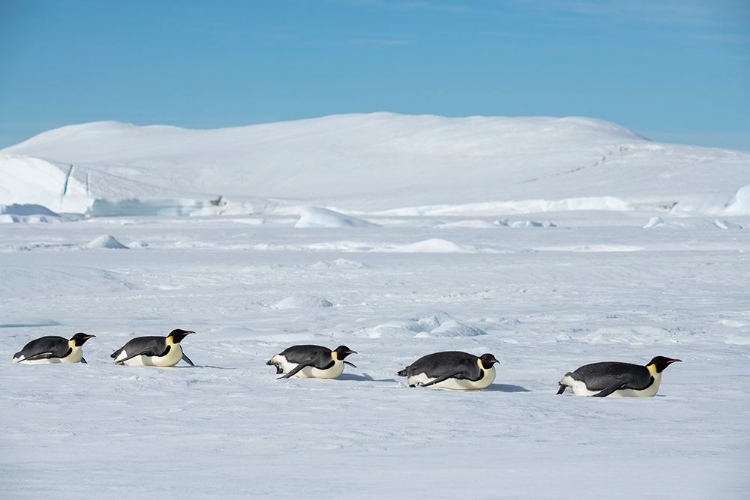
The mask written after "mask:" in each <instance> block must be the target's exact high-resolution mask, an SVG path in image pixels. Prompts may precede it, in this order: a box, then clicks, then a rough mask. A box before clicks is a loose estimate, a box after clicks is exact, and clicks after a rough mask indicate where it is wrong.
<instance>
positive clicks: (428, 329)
mask: <svg viewBox="0 0 750 500" xmlns="http://www.w3.org/2000/svg"><path fill="white" fill-rule="evenodd" d="M4 155H5V156H3V157H2V159H0V174H2V176H0V179H2V184H0V203H2V204H4V205H6V206H10V205H13V204H27V205H28V204H35V205H40V206H42V207H46V209H49V210H51V211H54V212H55V213H58V214H61V216H60V217H54V216H53V215H49V214H46V215H42V216H43V217H53V218H54V219H55V220H58V221H59V223H56V224H3V225H2V227H1V228H0V264H1V265H0V298H2V302H1V303H2V306H1V307H0V336H2V339H3V342H2V343H1V344H0V425H1V426H2V429H3V432H2V433H0V498H13V499H21V498H29V499H37V498H47V497H54V498H56V499H60V500H66V499H71V500H72V499H76V500H77V499H80V498H97V499H109V498H112V499H114V498H117V499H121V498H157V497H166V498H197V499H202V498H205V499H214V498H238V499H239V498H270V497H300V498H516V499H570V498H599V497H601V498H608V499H614V500H619V499H622V500H631V499H632V498H644V499H664V498H680V499H682V500H686V499H687V500H699V499H700V500H703V499H706V498H722V499H745V498H747V497H748V495H750V479H748V475H747V471H746V469H747V466H748V464H749V463H750V432H748V422H750V387H749V386H748V384H747V383H746V382H747V381H748V363H747V361H748V358H749V357H750V306H748V294H747V283H748V282H749V281H750V259H749V258H748V254H749V253H750V231H748V230H747V229H746V228H747V227H750V216H748V213H747V210H746V201H747V200H746V194H747V189H746V188H745V186H748V185H750V178H748V176H750V167H749V165H750V164H749V163H748V155H747V154H745V153H741V152H735V151H727V150H716V149H706V148H693V147H690V146H680V145H670V144H655V143H652V142H649V141H647V140H645V139H643V138H640V137H639V136H637V135H636V134H634V133H632V132H629V131H627V130H625V129H623V128H621V127H618V126H616V125H612V124H607V123H604V122H599V121H595V120H586V119H580V118H567V119H552V118H549V119H548V118H540V119H511V118H508V119H503V118H482V117H475V118H466V119H446V118H440V117H431V116H421V117H404V116H398V115H390V114H375V115H356V116H337V117H328V118H323V119H318V120H306V121H302V122H291V123H282V124H271V125H259V126H253V127H246V128H241V129H224V130H215V131H189V130H183V129H178V128H174V127H136V126H131V125H124V124H118V123H113V122H106V123H95V124H87V125H78V126H72V127H66V128H63V129H59V130H56V131H50V132H48V133H46V134H42V135H41V136H39V137H37V138H34V139H32V140H30V141H27V142H26V143H24V144H21V145H18V146H15V147H13V148H8V150H6V151H5V152H4ZM23 155H26V156H23ZM40 158H46V160H41V159H40ZM71 165H73V168H72V171H71V167H70V166H71ZM65 186H67V187H65ZM219 195H224V196H223V198H220V197H219ZM581 200H586V201H585V202H584V201H581ZM104 207H109V208H108V209H107V210H109V211H108V212H107V211H104V210H103V208H104ZM112 207H114V208H112ZM305 207H330V209H329V210H330V211H332V212H335V213H336V214H338V215H335V216H333V221H334V223H332V224H329V225H328V226H327V227H325V228H323V229H319V228H311V229H304V228H297V227H295V225H296V224H297V222H298V220H299V219H300V215H301V214H303V210H304V209H305ZM5 210H6V213H4V214H3V215H2V216H7V217H34V216H37V215H38V214H32V215H18V214H12V213H10V212H13V211H18V210H21V211H23V210H26V209H12V210H10V212H8V209H7V207H6V209H5ZM40 210H41V209H38V208H35V209H33V210H32V211H34V212H36V211H40ZM71 213H74V214H79V215H76V216H72V215H70V214H71ZM84 213H88V216H87V217H83V216H81V215H80V214H84ZM100 215H106V217H105V216H100ZM342 218H344V219H342ZM345 218H355V219H360V220H366V221H368V222H371V223H373V224H377V225H378V226H379V227H377V228H361V227H352V226H351V225H348V224H346V223H342V220H345ZM550 219H552V220H553V221H554V225H555V226H556V227H529V228H528V229H526V226H535V225H534V224H530V223H531V222H538V223H543V224H542V225H543V226H544V225H545V224H544V223H545V222H546V221H549V220H550ZM659 220H661V221H663V222H664V225H663V226H660V227H658V228H655V229H653V230H644V225H646V222H647V221H656V223H658V221H659ZM496 221H497V222H496ZM517 222H520V224H519V225H521V226H523V227H521V228H514V227H513V226H514V225H515V224H516V223H517ZM656 223H655V224H652V225H653V226H654V227H655V226H656V225H658V224H656ZM547 225H548V226H551V224H547ZM722 226H723V228H722ZM102 235H112V236H113V238H114V239H116V240H118V241H120V242H124V243H127V247H128V248H130V251H127V252H119V251H117V252H115V251H109V250H108V249H106V248H99V247H100V246H105V247H106V246H108V242H109V241H111V240H110V239H109V236H102ZM95 241H99V242H100V243H98V244H96V245H94V246H96V247H97V248H88V247H87V246H88V245H89V244H90V243H92V242H95ZM102 243H103V244H102ZM174 328H186V329H190V330H195V331H196V332H197V333H196V334H195V335H190V336H189V337H188V338H186V339H185V340H184V341H183V343H182V345H183V348H184V350H185V353H186V354H187V355H188V356H189V357H190V358H191V359H192V360H193V361H194V362H195V363H196V367H195V368H190V367H188V366H187V365H184V364H181V365H179V366H178V367H175V368H171V369H158V368H152V369H149V368H136V367H125V366H115V365H114V364H113V363H112V360H111V359H110V357H109V355H110V354H111V353H112V352H113V351H114V350H115V349H117V348H118V347H120V346H122V345H123V344H124V343H125V342H126V341H127V340H128V339H130V338H132V337H134V336H139V335H166V334H167V333H169V332H170V331H171V330H172V329H174ZM78 331H83V332H86V333H90V334H94V335H96V338H93V339H91V340H90V341H89V342H87V343H86V345H85V346H84V350H83V352H84V356H85V357H86V359H87V360H88V364H86V365H83V364H80V365H67V366H66V365H49V366H22V365H13V364H11V362H10V360H11V358H12V356H13V354H14V353H15V352H16V351H18V350H19V349H20V348H21V347H22V346H23V345H24V344H26V343H27V342H28V341H30V340H32V339H34V338H37V337H40V336H42V335H61V336H66V337H69V336H71V335H72V334H74V333H76V332H78ZM297 343H313V344H320V345H326V346H328V347H336V346H337V345H340V344H345V345H347V346H349V347H350V348H352V349H354V350H356V351H357V352H358V354H356V355H352V356H351V357H350V358H347V360H348V361H351V362H352V363H354V364H355V365H356V366H357V368H352V367H350V366H347V367H346V369H345V372H344V374H343V375H342V376H341V377H340V378H339V379H337V380H330V381H326V380H277V379H276V375H275V373H274V370H273V368H272V367H269V366H266V365H265V362H266V360H268V359H269V358H270V357H271V356H272V355H273V354H275V353H278V352H280V351H281V350H283V349H284V348H285V347H288V346H289V345H292V344H297ZM441 350H463V351H467V352H471V353H474V354H482V353H484V352H491V353H493V354H494V355H495V356H496V357H497V358H498V359H499V360H500V364H499V366H498V376H497V379H496V380H495V383H494V384H492V385H491V386H490V387H489V388H488V389H487V390H484V391H478V392H474V393H456V392H446V391H430V390H420V389H419V388H414V389H410V388H408V387H406V385H405V381H404V380H403V379H402V378H400V377H397V376H396V372H397V371H398V370H400V369H402V368H403V367H404V366H407V365H408V364H410V363H411V362H413V361H414V360H416V359H417V358H419V357H421V356H423V355H424V354H427V353H430V352H436V351H441ZM656 355H665V356H670V357H674V358H679V359H682V360H683V362H682V363H678V364H675V365H673V366H671V367H670V368H668V370H667V371H666V372H665V374H664V378H663V380H662V384H661V389H660V391H659V394H658V395H657V396H656V397H654V398H644V399H622V400H608V399H604V400H599V399H596V398H576V397H573V396H570V395H565V396H556V395H555V392H556V390H557V382H558V381H559V380H560V378H561V377H562V375H563V374H564V373H565V372H567V371H570V370H573V369H575V368H577V367H578V366H581V365H583V364H586V363H591V362H595V361H628V362H633V363H646V362H647V361H649V360H650V359H651V358H652V357H653V356H656ZM3 359H4V360H5V361H4V362H2V360H3Z"/></svg>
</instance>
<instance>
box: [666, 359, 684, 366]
mask: <svg viewBox="0 0 750 500" xmlns="http://www.w3.org/2000/svg"><path fill="white" fill-rule="evenodd" d="M672 363H682V360H681V359H670V360H669V361H667V364H668V365H671V364H672Z"/></svg>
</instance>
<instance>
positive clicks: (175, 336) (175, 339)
mask: <svg viewBox="0 0 750 500" xmlns="http://www.w3.org/2000/svg"><path fill="white" fill-rule="evenodd" d="M191 333H195V332H192V331H189V330H181V329H179V328H177V329H176V330H172V332H171V333H170V334H169V335H168V336H167V342H170V340H171V343H172V344H179V343H180V342H181V341H182V339H184V338H185V337H187V336H188V335H190V334H191Z"/></svg>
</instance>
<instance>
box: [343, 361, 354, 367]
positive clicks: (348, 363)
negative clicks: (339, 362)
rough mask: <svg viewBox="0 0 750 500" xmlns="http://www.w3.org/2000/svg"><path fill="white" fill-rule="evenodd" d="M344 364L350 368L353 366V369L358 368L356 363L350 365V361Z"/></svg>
mask: <svg viewBox="0 0 750 500" xmlns="http://www.w3.org/2000/svg"><path fill="white" fill-rule="evenodd" d="M344 364H345V365H349V366H351V367H352V368H356V367H357V365H355V364H354V363H350V362H348V361H344Z"/></svg>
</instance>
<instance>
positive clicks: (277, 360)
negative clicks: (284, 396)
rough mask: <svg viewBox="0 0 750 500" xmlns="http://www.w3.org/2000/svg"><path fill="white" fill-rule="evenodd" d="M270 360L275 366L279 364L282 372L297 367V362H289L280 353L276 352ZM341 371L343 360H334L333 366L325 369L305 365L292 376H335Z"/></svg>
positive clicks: (342, 370) (287, 371)
mask: <svg viewBox="0 0 750 500" xmlns="http://www.w3.org/2000/svg"><path fill="white" fill-rule="evenodd" d="M271 362H272V363H274V364H275V365H277V366H280V367H281V369H282V370H284V373H289V372H290V371H292V370H294V369H295V368H297V365H298V363H291V362H289V361H287V359H286V356H281V355H280V354H277V355H276V356H274V357H273V358H271ZM343 372H344V362H343V361H340V360H335V361H334V362H333V366H332V367H330V368H328V369H327V370H321V369H319V368H315V367H313V366H306V367H304V368H303V369H301V370H300V371H298V372H297V373H295V374H294V375H293V376H292V378H337V377H338V376H339V375H341V374H342V373H343Z"/></svg>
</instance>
